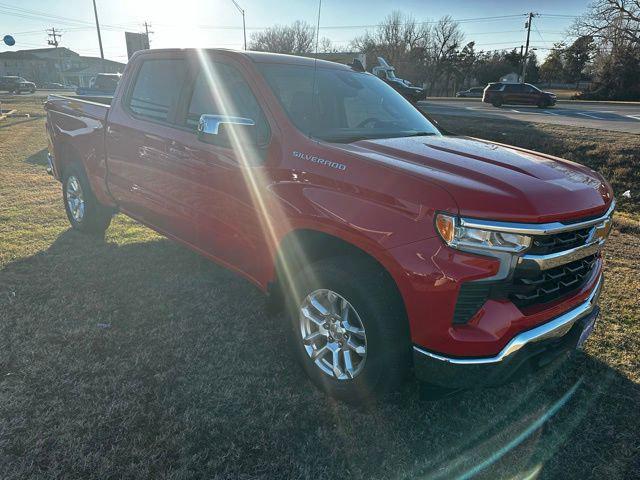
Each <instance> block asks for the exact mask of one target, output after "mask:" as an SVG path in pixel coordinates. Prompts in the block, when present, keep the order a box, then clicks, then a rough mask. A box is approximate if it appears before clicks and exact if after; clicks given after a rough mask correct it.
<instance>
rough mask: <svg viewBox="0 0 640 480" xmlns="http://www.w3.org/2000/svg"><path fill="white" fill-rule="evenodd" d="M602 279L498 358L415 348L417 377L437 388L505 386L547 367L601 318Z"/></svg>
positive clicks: (577, 344) (516, 339) (578, 342)
mask: <svg viewBox="0 0 640 480" xmlns="http://www.w3.org/2000/svg"><path fill="white" fill-rule="evenodd" d="M602 283H603V277H602V275H601V276H600V278H599V279H598V281H597V283H596V286H595V287H594V289H593V291H592V292H591V294H590V295H589V296H588V297H587V299H586V300H585V301H584V302H583V303H581V304H580V305H578V306H577V307H574V308H572V309H571V310H569V311H568V312H566V313H564V314H562V315H560V316H559V317H556V318H554V319H552V320H550V321H549V322H546V323H544V324H542V325H539V326H537V327H535V328H532V329H531V330H527V331H524V332H521V333H519V334H518V335H516V336H515V337H513V338H512V339H511V341H509V343H507V345H506V346H505V347H504V348H503V349H502V350H501V351H500V352H499V353H498V354H497V355H495V356H491V357H449V356H445V355H440V354H438V353H435V352H430V351H428V350H426V349H423V348H421V347H418V346H414V347H413V360H414V368H415V373H416V376H417V377H418V378H419V379H421V380H424V381H427V382H430V383H434V384H437V385H441V386H445V387H452V388H461V387H471V386H483V385H492V384H499V383H502V382H504V381H506V380H508V379H509V378H511V377H513V376H514V375H516V374H518V373H520V372H526V371H527V370H530V369H535V368H537V367H541V366H544V365H546V364H548V363H550V362H551V361H552V360H554V359H555V358H557V357H558V356H560V355H562V354H563V353H566V352H569V351H571V350H574V349H575V348H576V347H580V346H581V345H582V343H583V342H584V341H585V340H586V338H587V337H588V335H589V334H590V333H591V330H592V329H593V326H594V324H595V321H596V319H597V317H598V313H599V310H600V309H599V307H598V305H597V302H598V298H599V296H600V292H601V290H602Z"/></svg>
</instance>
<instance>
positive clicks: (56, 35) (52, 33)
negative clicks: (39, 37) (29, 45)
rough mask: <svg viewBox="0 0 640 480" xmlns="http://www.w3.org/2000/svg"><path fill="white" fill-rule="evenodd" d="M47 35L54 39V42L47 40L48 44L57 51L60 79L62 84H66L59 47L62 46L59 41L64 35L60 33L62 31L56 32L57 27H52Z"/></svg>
mask: <svg viewBox="0 0 640 480" xmlns="http://www.w3.org/2000/svg"><path fill="white" fill-rule="evenodd" d="M47 35H48V36H49V37H50V38H52V39H53V40H47V44H49V45H51V46H52V47H54V48H55V49H56V56H57V57H58V70H59V74H58V79H59V80H60V81H61V82H62V83H64V78H62V59H61V58H60V51H59V50H58V45H60V42H59V41H58V39H59V38H62V33H60V30H58V31H56V28H55V27H51V28H50V29H49V30H47Z"/></svg>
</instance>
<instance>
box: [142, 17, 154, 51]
mask: <svg viewBox="0 0 640 480" xmlns="http://www.w3.org/2000/svg"><path fill="white" fill-rule="evenodd" d="M150 26H151V24H150V23H148V22H147V21H145V22H144V32H145V34H146V35H147V48H151V39H150V38H149V34H150V33H153V31H152V30H149V27H150Z"/></svg>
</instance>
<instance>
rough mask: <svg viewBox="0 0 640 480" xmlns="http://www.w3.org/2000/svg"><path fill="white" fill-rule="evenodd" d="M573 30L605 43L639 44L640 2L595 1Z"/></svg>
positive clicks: (629, 0)
mask: <svg viewBox="0 0 640 480" xmlns="http://www.w3.org/2000/svg"><path fill="white" fill-rule="evenodd" d="M575 29H576V30H577V31H578V32H579V33H580V34H581V35H587V36H591V37H594V38H599V39H602V40H605V41H607V42H615V41H620V40H622V41H626V42H631V43H636V44H637V43H640V0H596V1H595V2H594V3H593V4H591V7H590V8H589V10H588V11H587V13H586V14H585V15H583V16H582V17H580V18H579V19H578V20H577V21H576V24H575Z"/></svg>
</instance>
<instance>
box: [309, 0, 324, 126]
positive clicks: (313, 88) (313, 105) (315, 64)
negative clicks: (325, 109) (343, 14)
mask: <svg viewBox="0 0 640 480" xmlns="http://www.w3.org/2000/svg"><path fill="white" fill-rule="evenodd" d="M321 10H322V0H318V22H317V25H316V49H315V50H316V51H315V53H314V55H313V83H312V84H311V111H312V117H311V118H313V113H314V112H315V111H316V74H317V73H318V43H319V40H320V12H321ZM309 136H311V132H309Z"/></svg>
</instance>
